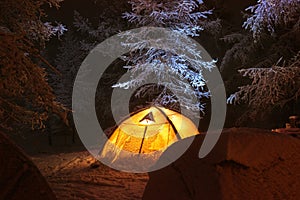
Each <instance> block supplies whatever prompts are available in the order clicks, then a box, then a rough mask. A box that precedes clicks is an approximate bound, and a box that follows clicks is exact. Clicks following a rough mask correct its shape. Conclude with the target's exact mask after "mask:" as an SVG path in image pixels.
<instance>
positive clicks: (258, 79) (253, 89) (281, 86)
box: [227, 52, 300, 118]
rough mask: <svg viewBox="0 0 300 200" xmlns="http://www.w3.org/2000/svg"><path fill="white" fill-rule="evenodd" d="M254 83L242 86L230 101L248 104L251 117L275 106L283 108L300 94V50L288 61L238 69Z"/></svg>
mask: <svg viewBox="0 0 300 200" xmlns="http://www.w3.org/2000/svg"><path fill="white" fill-rule="evenodd" d="M239 72H240V73H241V74H242V75H243V76H246V77H249V78H250V79H251V80H252V82H251V84H248V85H245V86H241V87H239V91H238V92H236V93H234V94H232V95H231V96H230V97H229V98H228V100H227V101H228V103H248V105H249V107H250V108H251V111H250V114H251V115H250V117H253V118H254V117H256V116H260V115H262V114H263V113H266V112H267V111H269V110H270V109H272V108H274V107H278V106H280V107H283V106H285V105H286V104H287V103H289V102H290V101H293V100H297V99H298V98H299V97H300V52H299V53H298V55H297V56H296V57H295V58H293V59H292V60H291V61H290V62H289V63H288V64H286V65H284V66H278V65H277V64H276V65H274V66H272V67H270V68H249V69H242V70H240V71H239Z"/></svg>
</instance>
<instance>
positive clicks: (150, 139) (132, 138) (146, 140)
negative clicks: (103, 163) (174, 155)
mask: <svg viewBox="0 0 300 200" xmlns="http://www.w3.org/2000/svg"><path fill="white" fill-rule="evenodd" d="M197 134H199V132H198V129H197V127H196V126H195V125H194V124H193V122H192V121H191V120H190V119H188V118H187V117H185V116H183V115H182V114H180V113H177V112H175V111H172V110H169V109H166V108H162V107H157V106H152V107H150V108H147V109H144V110H142V111H139V112H137V113H134V114H133V115H132V116H130V117H128V118H127V119H125V120H123V121H122V122H121V123H119V126H118V127H117V128H116V129H115V130H114V132H113V133H112V134H111V136H110V137H109V140H108V141H107V142H106V144H105V146H104V148H103V150H102V153H101V157H102V158H106V159H107V162H109V163H114V162H119V163H120V162H121V163H122V162H124V160H126V159H127V158H128V157H130V158H132V157H134V156H138V157H139V158H141V157H144V161H146V163H147V165H151V164H154V163H155V162H156V160H157V159H158V158H159V156H160V155H161V154H162V152H164V150H166V148H167V147H168V146H170V145H171V144H173V143H174V142H176V141H178V140H180V139H183V138H187V137H190V136H194V135H197ZM124 164H125V163H124Z"/></svg>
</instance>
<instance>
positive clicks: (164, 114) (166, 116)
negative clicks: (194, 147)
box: [154, 106, 182, 140]
mask: <svg viewBox="0 0 300 200" xmlns="http://www.w3.org/2000/svg"><path fill="white" fill-rule="evenodd" d="M154 107H155V108H156V109H157V110H159V111H160V112H161V114H163V116H164V117H165V118H166V119H167V121H168V122H169V123H170V125H171V127H172V129H173V130H174V131H175V135H176V138H177V140H181V139H182V138H181V136H180V135H179V133H178V131H177V129H176V127H175V125H174V124H173V122H172V121H171V120H170V118H169V117H168V115H166V113H164V111H163V110H162V109H160V108H159V107H157V106H154Z"/></svg>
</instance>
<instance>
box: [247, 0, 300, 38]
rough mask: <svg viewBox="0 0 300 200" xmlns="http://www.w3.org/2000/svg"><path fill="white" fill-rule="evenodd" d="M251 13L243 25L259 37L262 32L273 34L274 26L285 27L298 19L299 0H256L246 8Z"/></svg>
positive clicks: (299, 11) (299, 10) (255, 36)
mask: <svg viewBox="0 0 300 200" xmlns="http://www.w3.org/2000/svg"><path fill="white" fill-rule="evenodd" d="M246 10H247V11H250V12H251V13H252V15H251V16H250V17H248V19H247V20H246V21H245V23H244V25H243V26H244V27H245V28H246V29H249V30H250V31H251V32H252V33H253V37H254V38H256V39H257V38H259V37H260V35H261V34H262V33H263V32H266V31H267V32H269V33H271V34H274V33H275V32H276V28H279V27H287V26H289V25H290V23H293V22H295V21H298V20H299V13H300V0H258V3H257V4H256V5H254V6H250V7H248V8H247V9H246Z"/></svg>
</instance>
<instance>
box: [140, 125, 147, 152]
mask: <svg viewBox="0 0 300 200" xmlns="http://www.w3.org/2000/svg"><path fill="white" fill-rule="evenodd" d="M147 128H148V126H145V130H144V135H143V139H142V143H141V146H140V150H139V154H140V153H141V152H142V148H143V144H144V140H145V136H146V132H147Z"/></svg>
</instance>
